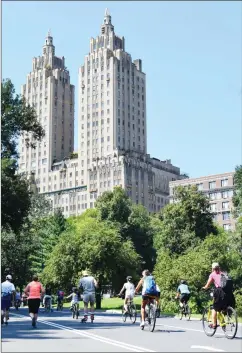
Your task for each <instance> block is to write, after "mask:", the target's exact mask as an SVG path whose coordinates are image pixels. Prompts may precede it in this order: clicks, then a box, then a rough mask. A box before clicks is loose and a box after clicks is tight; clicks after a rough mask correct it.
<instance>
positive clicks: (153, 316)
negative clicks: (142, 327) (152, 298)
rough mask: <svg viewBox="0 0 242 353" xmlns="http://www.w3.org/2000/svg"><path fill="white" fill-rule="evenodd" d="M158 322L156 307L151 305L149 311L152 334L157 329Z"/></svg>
mask: <svg viewBox="0 0 242 353" xmlns="http://www.w3.org/2000/svg"><path fill="white" fill-rule="evenodd" d="M155 322H156V307H155V305H154V304H150V306H149V311H148V324H149V330H150V332H153V331H154V329H155Z"/></svg>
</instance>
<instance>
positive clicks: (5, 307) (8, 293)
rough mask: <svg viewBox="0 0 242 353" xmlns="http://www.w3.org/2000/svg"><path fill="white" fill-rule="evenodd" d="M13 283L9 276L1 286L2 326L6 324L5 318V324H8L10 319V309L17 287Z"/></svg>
mask: <svg viewBox="0 0 242 353" xmlns="http://www.w3.org/2000/svg"><path fill="white" fill-rule="evenodd" d="M11 281H12V276H11V275H7V276H6V281H5V282H3V283H2V284H1V324H2V325H3V324H4V317H5V324H6V325H7V324H8V319H9V308H10V306H11V302H12V296H13V295H14V293H15V286H14V285H13V283H11Z"/></svg>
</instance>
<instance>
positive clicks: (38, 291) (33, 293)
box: [24, 275, 44, 327]
mask: <svg viewBox="0 0 242 353" xmlns="http://www.w3.org/2000/svg"><path fill="white" fill-rule="evenodd" d="M24 293H25V294H26V295H27V296H28V307H29V315H30V317H31V319H32V326H33V327H36V321H37V319H38V312H39V307H40V298H41V296H42V295H43V294H44V288H43V286H42V284H41V283H40V282H39V279H38V276H36V275H34V276H33V281H32V282H30V283H29V284H28V285H27V286H26V288H25V290H24Z"/></svg>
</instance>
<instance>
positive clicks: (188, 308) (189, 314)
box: [185, 304, 191, 321]
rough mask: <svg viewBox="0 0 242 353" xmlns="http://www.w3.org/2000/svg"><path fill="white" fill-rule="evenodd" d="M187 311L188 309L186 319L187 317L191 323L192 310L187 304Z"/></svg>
mask: <svg viewBox="0 0 242 353" xmlns="http://www.w3.org/2000/svg"><path fill="white" fill-rule="evenodd" d="M185 309H186V317H187V320H188V321H189V320H191V309H190V307H189V305H188V304H186V307H185Z"/></svg>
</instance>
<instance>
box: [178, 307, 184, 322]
mask: <svg viewBox="0 0 242 353" xmlns="http://www.w3.org/2000/svg"><path fill="white" fill-rule="evenodd" d="M177 316H178V317H179V319H180V320H182V318H183V307H182V308H181V307H180V305H178V309H177Z"/></svg>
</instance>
